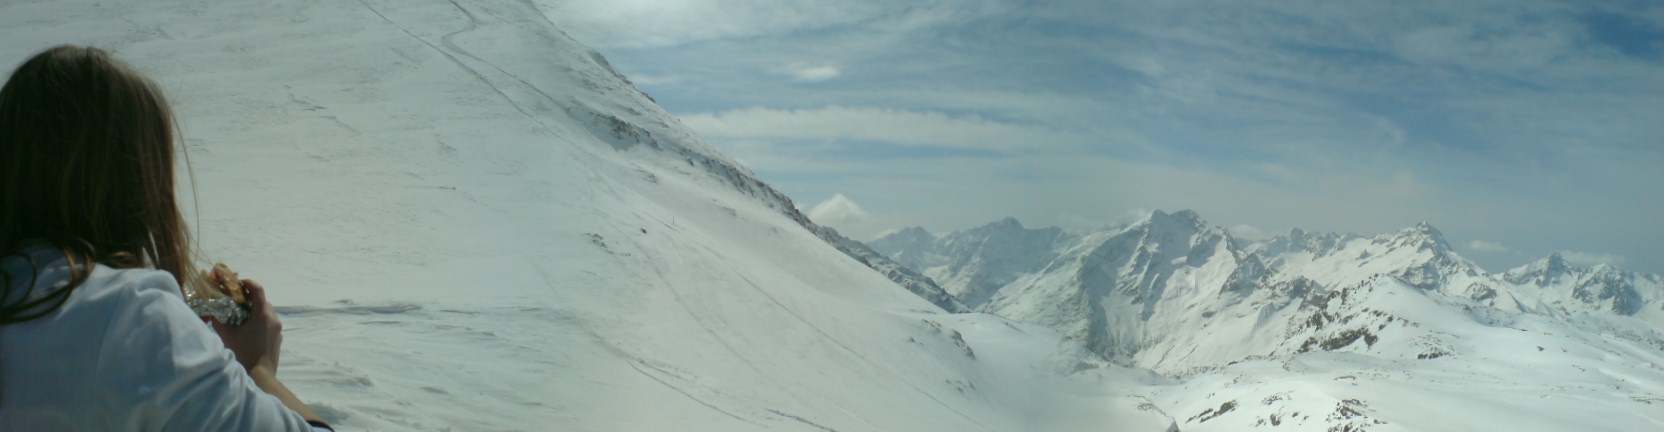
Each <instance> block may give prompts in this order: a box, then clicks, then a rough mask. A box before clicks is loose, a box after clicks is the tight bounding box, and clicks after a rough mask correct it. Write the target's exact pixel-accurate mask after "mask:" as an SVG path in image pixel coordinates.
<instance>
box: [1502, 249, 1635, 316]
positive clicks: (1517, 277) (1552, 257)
mask: <svg viewBox="0 0 1664 432" xmlns="http://www.w3.org/2000/svg"><path fill="white" fill-rule="evenodd" d="M1498 279H1500V280H1501V281H1502V282H1506V283H1508V284H1513V285H1516V286H1519V287H1523V288H1529V290H1522V291H1530V292H1529V294H1534V296H1533V297H1535V298H1537V299H1538V302H1539V303H1541V304H1547V305H1551V306H1556V307H1558V308H1560V309H1563V310H1569V311H1599V312H1608V313H1614V314H1619V315H1639V314H1642V313H1643V312H1649V313H1650V312H1654V311H1649V310H1648V307H1647V305H1649V304H1652V305H1658V306H1659V309H1660V311H1661V312H1664V280H1661V278H1660V277H1659V276H1658V275H1655V274H1644V273H1633V272H1626V271H1623V270H1620V269H1618V268H1617V267H1613V266H1611V265H1607V264H1597V265H1595V266H1594V267H1578V266H1574V265H1571V264H1569V263H1567V262H1566V259H1565V258H1564V257H1562V256H1560V254H1559V253H1553V254H1549V256H1548V257H1546V258H1543V259H1540V260H1537V261H1536V262H1532V263H1530V264H1526V265H1524V266H1520V267H1518V268H1515V269H1513V270H1509V271H1508V272H1506V273H1503V274H1502V275H1500V276H1498Z"/></svg>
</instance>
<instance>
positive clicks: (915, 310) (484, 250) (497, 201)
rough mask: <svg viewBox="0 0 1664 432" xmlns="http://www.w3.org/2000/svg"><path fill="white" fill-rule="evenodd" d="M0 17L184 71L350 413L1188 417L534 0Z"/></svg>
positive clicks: (244, 261)
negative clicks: (917, 261) (911, 253)
mask: <svg viewBox="0 0 1664 432" xmlns="http://www.w3.org/2000/svg"><path fill="white" fill-rule="evenodd" d="M0 35H3V36H4V38H5V40H6V43H5V44H4V45H3V46H0V61H3V62H6V63H9V64H16V63H17V62H21V61H22V60H23V59H24V58H26V57H27V56H28V55H30V54H32V53H34V52H36V51H38V50H40V49H44V48H46V47H48V46H51V45H53V44H57V43H80V44H91V45H94V46H99V47H103V48H106V49H110V50H112V51H114V52H115V53H116V54H117V55H118V56H119V57H121V58H124V59H127V60H129V61H130V62H131V63H133V64H134V65H135V66H136V67H137V68H138V69H140V70H142V71H144V72H146V73H147V74H149V75H150V76H152V77H154V78H155V79H156V80H157V81H158V82H159V83H160V84H161V85H162V86H163V87H164V88H165V89H166V90H167V91H168V94H169V96H170V98H171V99H172V101H173V103H174V106H175V108H176V113H177V115H178V117H179V119H180V121H181V123H182V128H183V136H184V137H185V145H186V147H187V149H188V154H189V156H190V162H191V166H192V168H193V170H194V189H191V190H182V191H181V193H183V194H186V195H187V196H190V195H192V194H194V195H195V196H196V197H197V198H198V200H197V202H196V203H195V204H196V206H197V207H196V209H197V210H198V211H197V212H195V213H194V215H193V219H194V220H195V221H196V223H195V228H196V230H197V233H199V237H200V240H201V242H202V246H201V247H200V250H202V251H203V252H204V253H205V255H206V257H205V258H207V259H210V260H221V261H225V262H228V263H230V264H232V265H233V266H236V267H237V268H238V269H239V270H240V271H241V272H242V273H243V274H244V275H245V276H248V277H252V278H255V279H259V280H261V281H262V282H263V283H264V284H265V285H266V286H268V287H270V290H271V292H272V299H273V301H274V302H276V303H278V304H281V305H286V306H284V307H282V308H280V311H281V312H282V313H283V314H284V315H285V317H286V322H287V324H288V325H287V326H286V327H287V330H288V331H287V337H286V338H285V340H286V342H287V343H286V344H285V348H286V351H285V355H284V357H283V360H284V363H283V366H282V370H281V372H280V375H281V376H283V377H284V378H285V380H286V381H288V382H289V383H290V385H291V387H293V388H294V389H295V390H296V391H297V392H298V393H299V394H301V395H302V397H303V398H305V399H306V400H308V401H309V402H311V403H312V404H313V406H314V407H315V408H317V410H318V411H319V412H320V413H322V414H323V415H324V416H326V417H327V418H328V419H329V420H331V421H332V422H333V423H335V424H336V425H338V426H340V427H341V429H342V430H363V429H374V430H447V429H449V430H551V429H553V430H579V431H621V430H712V431H737V430H759V431H790V430H801V431H834V430H836V431H862V430H917V431H945V430H991V431H1012V430H1034V429H1036V428H1037V429H1040V430H1101V429H1102V428H1103V425H1106V424H1107V425H1116V426H1117V428H1119V429H1125V430H1156V431H1159V430H1166V429H1168V428H1169V427H1170V426H1172V424H1173V422H1174V420H1173V419H1171V418H1169V417H1167V416H1164V415H1163V414H1162V413H1161V412H1160V411H1159V410H1155V409H1151V408H1150V406H1149V405H1148V404H1147V402H1146V401H1147V397H1146V396H1142V395H1128V394H1126V393H1125V392H1122V391H1120V390H1118V389H1117V387H1114V386H1106V385H1101V384H1100V383H1099V382H1097V381H1090V380H1076V379H1071V378H1067V377H1065V376H1064V375H1063V374H1062V373H1060V372H1058V371H1067V370H1069V369H1070V368H1072V367H1074V366H1075V365H1079V364H1083V363H1090V362H1091V361H1092V360H1091V356H1090V355H1088V354H1087V353H1086V352H1085V351H1083V350H1081V349H1079V347H1078V345H1075V344H1071V343H1067V342H1066V341H1064V339H1063V337H1062V336H1061V335H1059V334H1057V333H1056V332H1053V331H1051V330H1048V329H1045V328H1041V327H1036V326H1032V325H1024V324H1017V323H1012V322H1009V321H1006V320H1003V319H999V318H995V317H991V316H987V315H948V314H944V313H943V312H944V310H943V309H942V306H943V305H945V306H946V307H949V308H955V306H954V305H955V303H954V302H953V300H952V298H951V297H949V296H946V295H945V294H941V295H938V298H937V299H936V300H938V301H937V302H936V304H933V303H932V302H930V301H925V300H921V296H920V295H916V294H915V293H913V292H909V291H908V288H911V289H914V290H927V289H929V288H930V287H932V286H933V283H929V282H928V281H927V280H924V279H923V278H918V280H916V281H914V282H915V283H908V281H909V280H910V279H907V278H908V277H916V275H912V276H910V272H908V271H905V269H901V268H900V267H899V266H894V265H893V264H891V267H888V270H889V271H888V274H889V275H890V276H894V277H896V278H898V279H901V280H902V281H903V283H904V284H907V287H906V288H904V287H902V286H898V284H897V283H896V282H895V281H893V280H892V279H890V278H887V277H886V274H885V273H880V272H878V271H874V267H877V268H879V269H880V270H883V269H885V268H886V267H885V264H884V263H885V262H887V260H886V259H884V258H883V257H881V256H878V255H877V254H874V253H871V252H870V251H868V252H862V251H863V250H865V249H864V246H860V245H859V244H853V245H852V244H840V243H837V242H836V241H835V240H837V239H839V238H841V237H840V236H837V235H836V233H834V232H831V231H830V230H825V229H819V228H818V227H815V226H813V225H810V224H808V223H807V222H806V221H805V220H804V219H803V218H802V216H801V215H799V214H798V213H797V212H796V210H795V208H793V207H792V205H791V203H790V201H789V200H787V199H786V198H785V197H784V196H782V195H780V194H779V193H778V192H775V191H774V190H773V189H771V188H769V187H768V186H767V185H765V184H763V183H762V182H760V181H758V180H757V179H756V178H755V177H754V176H752V175H751V174H750V173H749V172H748V171H747V170H745V169H743V168H741V167H739V166H738V165H736V164H734V163H733V161H731V160H730V159H728V158H726V157H724V156H722V155H720V154H718V153H717V152H715V151H713V150H711V148H710V147H709V146H708V145H706V144H704V143H703V142H702V141H701V140H700V139H699V138H698V137H696V136H694V135H693V134H692V133H691V132H690V131H689V130H688V129H687V128H686V127H684V126H682V125H681V124H680V122H678V121H677V120H675V119H674V118H672V117H670V116H669V115H667V114H666V113H664V111H663V110H661V109H660V108H659V107H657V106H656V105H655V104H654V102H653V101H652V100H651V99H650V98H649V97H647V96H646V95H645V94H642V93H640V92H639V91H637V90H636V89H635V88H634V86H633V85H631V84H630V82H629V81H628V80H627V79H625V78H624V77H622V76H620V75H619V74H618V73H616V72H615V71H614V70H612V69H611V68H610V67H609V66H608V65H607V64H606V61H605V60H604V59H603V58H601V56H599V55H597V54H596V53H594V52H593V51H591V50H589V49H587V48H585V47H583V46H581V45H579V44H577V43H575V42H573V41H572V40H571V39H570V38H569V37H567V36H566V35H565V34H564V33H562V32H561V31H560V30H559V29H558V28H556V27H555V26H554V25H552V24H551V23H550V22H549V21H548V20H547V19H545V17H544V16H543V15H542V12H541V11H540V9H539V8H538V5H536V4H534V3H528V2H514V1H501V2H477V1H464V0H457V1H443V0H440V1H378V0H364V1H335V2H309V1H271V2H221V1H206V0H199V1H189V0H181V1H155V2H110V1H103V2H94V1H63V2H5V3H4V4H0ZM185 184H192V183H188V182H187V183H185ZM829 240H833V241H834V242H830V243H829ZM849 243H853V242H849ZM857 246H859V248H857ZM863 253H865V254H868V255H862V254H863ZM852 256H853V257H855V258H852ZM869 265H870V266H869ZM920 293H922V294H923V295H930V294H931V293H930V292H928V291H920ZM1111 370H1113V371H1114V372H1112V375H1114V378H1113V380H1115V381H1116V382H1145V381H1149V382H1152V383H1159V382H1163V381H1162V379H1160V378H1157V377H1153V376H1150V375H1148V374H1142V373H1139V372H1135V371H1132V370H1129V369H1120V368H1114V369H1111Z"/></svg>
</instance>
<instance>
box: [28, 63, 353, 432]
mask: <svg viewBox="0 0 1664 432" xmlns="http://www.w3.org/2000/svg"><path fill="white" fill-rule="evenodd" d="M174 130H175V127H174V123H173V118H172V113H171V111H170V110H169V109H168V105H167V102H166V100H164V99H163V98H162V93H161V92H160V91H158V89H157V87H156V85H155V84H153V83H151V82H150V81H149V80H147V79H145V78H144V77H143V76H140V75H139V74H138V73H136V72H134V71H133V70H132V69H129V68H128V67H127V66H125V65H124V64H122V63H120V62H118V61H116V60H114V59H112V58H111V57H110V56H109V54H107V53H105V52H104V51H102V50H99V49H96V48H86V47H75V46H59V47H56V48H52V49H49V50H46V51H45V52H42V53H40V54H38V55H35V56H34V57H32V58H30V59H29V60H28V61H26V62H24V63H23V64H22V65H21V66H19V67H18V68H17V70H16V71H15V72H13V74H12V76H11V79H10V80H9V81H7V82H6V85H5V87H4V88H3V89H0V256H3V258H0V430H109V431H115V430H191V431H206V430H224V431H229V430H303V431H305V430H314V429H318V430H327V429H328V425H326V424H324V423H323V421H322V420H321V418H320V417H318V415H317V414H316V413H313V412H312V410H310V409H308V408H307V407H306V405H305V404H303V403H301V402H300V400H299V399H298V398H296V397H295V395H294V394H293V393H291V392H290V391H289V390H288V389H287V388H286V387H284V385H283V383H282V382H281V381H279V380H278V379H277V367H278V352H279V348H280V345H281V344H282V333H281V331H282V324H281V323H279V322H278V319H277V315H276V314H275V313H274V312H273V311H272V306H271V305H270V304H269V303H267V302H266V296H265V290H264V289H263V288H262V287H261V286H260V285H259V284H258V283H255V282H254V281H247V280H245V281H244V284H245V286H246V287H247V288H248V294H249V298H250V304H251V311H250V314H249V318H248V320H247V322H245V323H243V324H242V325H240V326H236V327H231V326H224V325H221V324H218V323H214V324H213V326H212V328H210V326H209V325H206V324H204V320H203V319H202V318H199V317H198V316H197V315H196V314H195V313H193V312H192V311H191V309H190V308H188V307H187V306H186V305H185V303H184V300H183V297H182V294H181V293H182V288H181V286H182V285H183V286H186V287H190V288H192V289H200V288H201V287H204V286H206V281H205V280H203V277H202V276H200V275H198V274H197V273H196V272H195V270H194V269H193V266H192V263H191V261H192V259H191V250H190V247H189V245H190V235H189V234H188V233H187V231H186V227H185V223H184V218H183V217H181V216H180V211H179V206H178V203H177V201H176V200H175V198H174V170H173V161H174V156H175V155H174ZM228 348H229V350H228Z"/></svg>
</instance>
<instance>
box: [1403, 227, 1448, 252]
mask: <svg viewBox="0 0 1664 432" xmlns="http://www.w3.org/2000/svg"><path fill="white" fill-rule="evenodd" d="M1390 241H1391V242H1393V243H1394V244H1398V245H1413V246H1415V247H1417V248H1423V249H1425V250H1429V251H1437V252H1448V251H1452V250H1454V248H1452V247H1451V246H1450V242H1447V241H1445V239H1444V233H1443V232H1440V231H1439V229H1438V228H1434V227H1433V224H1430V223H1427V222H1420V223H1417V224H1416V225H1415V226H1412V227H1409V228H1405V229H1403V230H1400V231H1398V233H1397V234H1394V235H1393V236H1392V238H1391V240H1390Z"/></svg>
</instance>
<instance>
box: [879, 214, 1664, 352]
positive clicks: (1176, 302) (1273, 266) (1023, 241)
mask: <svg viewBox="0 0 1664 432" xmlns="http://www.w3.org/2000/svg"><path fill="white" fill-rule="evenodd" d="M925 234H927V233H924V232H923V230H913V231H907V230H904V231H902V232H896V233H892V234H891V235H890V236H886V237H885V238H883V239H880V240H879V241H876V242H874V247H873V249H874V250H876V251H878V252H880V253H883V254H885V255H887V256H891V257H894V258H896V259H898V260H901V259H902V258H911V260H908V261H906V262H909V263H913V262H917V263H921V264H919V266H917V267H914V268H915V269H917V270H919V271H920V272H921V273H924V274H926V275H928V276H930V277H931V278H932V279H933V280H935V281H937V282H939V283H940V284H941V287H942V289H944V290H946V291H947V292H948V293H951V294H953V295H954V296H957V297H958V298H959V300H960V301H962V302H963V303H964V304H965V305H966V306H969V307H972V308H975V309H977V310H980V311H983V312H988V313H993V314H996V315H1000V316H1004V317H1007V318H1011V319H1015V320H1018V321H1024V322H1030V323H1035V324H1040V325H1045V326H1048V327H1051V328H1054V329H1057V330H1059V331H1061V332H1063V333H1064V334H1065V335H1068V336H1069V337H1071V338H1075V339H1077V340H1081V341H1083V342H1084V343H1085V344H1086V345H1087V347H1088V348H1089V349H1090V350H1092V351H1093V352H1096V353H1098V354H1100V355H1102V356H1104V357H1105V358H1106V359H1110V360H1112V361H1119V362H1128V363H1133V364H1138V365H1141V366H1146V367H1152V368H1156V369H1158V370H1169V371H1172V370H1179V369H1182V368H1184V367H1200V366H1205V365H1214V364H1218V363H1219V362H1222V361H1230V360H1233V359H1239V358H1242V357H1243V356H1248V355H1257V354H1263V353H1264V352H1263V351H1255V349H1258V348H1255V347H1263V346H1266V344H1268V343H1272V342H1273V341H1282V340H1284V339H1285V338H1286V337H1291V336H1290V335H1291V334H1296V333H1300V332H1304V331H1306V330H1301V329H1308V330H1309V329H1312V328H1316V327H1313V326H1314V324H1309V323H1307V322H1308V321H1312V320H1314V318H1312V316H1314V315H1313V314H1316V313H1318V312H1317V310H1314V309H1311V308H1313V307H1316V306H1314V304H1315V303H1314V302H1318V301H1319V299H1320V298H1328V297H1324V296H1337V295H1338V296H1342V297H1343V298H1344V296H1346V295H1348V294H1347V293H1349V292H1353V291H1356V290H1358V289H1361V288H1359V287H1376V288H1380V289H1388V288H1383V287H1393V288H1390V289H1388V291H1391V292H1395V293H1397V294H1393V295H1394V296H1405V295H1411V291H1413V292H1418V293H1419V294H1414V295H1416V296H1425V297H1427V298H1429V299H1437V300H1436V301H1433V302H1432V303H1426V302H1420V301H1418V302H1420V303H1416V304H1421V305H1429V304H1442V305H1449V304H1454V305H1458V306H1457V310H1461V309H1462V307H1463V305H1465V306H1466V307H1478V308H1491V310H1495V311H1498V312H1497V313H1538V314H1550V315H1553V314H1566V313H1597V314H1612V315H1631V316H1634V315H1643V316H1641V318H1643V319H1647V320H1651V321H1654V322H1658V321H1664V309H1660V308H1661V307H1664V306H1661V303H1664V300H1661V297H1664V293H1661V292H1664V288H1661V285H1664V284H1660V283H1659V279H1658V277H1657V276H1651V275H1636V274H1630V273H1624V272H1621V271H1618V270H1616V269H1614V268H1611V267H1609V266H1597V267H1596V268H1591V269H1582V268H1577V267H1574V266H1570V265H1568V264H1567V263H1566V262H1565V260H1564V259H1563V257H1560V256H1558V255H1555V256H1550V257H1549V258H1547V259H1545V260H1543V261H1540V262H1538V263H1534V264H1532V265H1529V266H1526V267H1522V268H1521V269H1516V270H1515V271H1512V272H1509V273H1508V274H1506V275H1494V274H1491V273H1488V272H1486V271H1485V270H1484V269H1482V268H1480V267H1479V266H1478V265H1477V264H1474V263H1473V262H1471V261H1468V260H1467V259H1466V258H1464V257H1462V256H1461V255H1460V254H1458V253H1456V252H1455V250H1454V249H1453V248H1452V247H1451V245H1450V243H1449V241H1447V240H1446V239H1445V237H1444V234H1443V233H1441V232H1440V231H1439V230H1438V229H1437V228H1435V227H1434V226H1433V225H1431V224H1428V223H1425V222H1423V223H1419V224H1416V225H1414V226H1411V227H1408V228H1405V229H1402V230H1399V231H1397V232H1392V233H1387V234H1381V235H1376V236H1370V237H1365V236H1359V235H1356V234H1336V233H1310V232H1305V231H1302V230H1299V229H1293V230H1290V231H1289V232H1287V233H1285V234H1281V235H1277V236H1274V237H1272V238H1269V239H1264V240H1258V241H1243V240H1238V239H1234V238H1232V237H1231V235H1230V234H1229V233H1228V232H1227V231H1226V230H1225V229H1224V228H1222V227H1218V226H1213V225H1209V224H1208V223H1207V222H1206V221H1204V220H1202V218H1201V217H1200V216H1199V215H1197V214H1196V212H1193V211H1188V210H1186V211H1177V212H1172V213H1167V212H1162V211H1154V212H1151V213H1149V214H1148V215H1146V216H1145V217H1143V218H1141V219H1139V220H1137V221H1135V222H1132V223H1130V224H1126V225H1122V226H1118V227H1112V228H1105V229H1101V230H1097V231H1092V232H1084V233H1068V232H1064V231H1062V230H1060V229H1057V228H1048V229H1031V228H1025V227H1023V226H1022V224H1020V223H1018V222H1017V221H1016V220H1015V219H1010V218H1007V219H1003V220H1000V221H997V222H994V223H990V224H988V225H984V226H980V227H976V228H972V229H968V230H964V231H958V232H953V233H949V234H947V235H944V236H941V237H936V238H934V240H933V241H929V242H928V243H927V242H926V240H928V239H930V238H932V237H929V236H928V235H925ZM910 265H911V264H910ZM1400 288H1403V289H1400ZM1371 289H1375V288H1371ZM1405 289H1407V290H1410V291H1405ZM1381 292H1387V291H1381ZM1383 307H1387V306H1368V308H1369V309H1365V308H1364V306H1358V309H1357V310H1355V311H1335V310H1330V311H1324V312H1322V313H1323V314H1325V315H1324V316H1323V318H1322V319H1321V320H1318V321H1322V322H1327V321H1334V320H1339V321H1346V320H1349V319H1351V318H1348V317H1347V316H1346V314H1348V313H1353V312H1358V313H1365V312H1367V313H1370V314H1372V316H1373V317H1374V318H1372V319H1371V320H1375V319H1386V318H1387V317H1390V316H1393V315H1404V314H1414V312H1413V311H1406V310H1398V311H1391V312H1387V311H1382V309H1381V308H1383ZM1418 307H1420V306H1418ZM1319 309H1321V308H1319ZM1654 309H1660V312H1657V313H1653V312H1651V311H1652V310H1654ZM1457 313H1465V312H1457ZM1649 313H1650V314H1652V315H1646V314H1649ZM1370 322H1374V321H1370ZM1374 324H1375V325H1376V326H1378V327H1379V326H1380V325H1381V324H1383V323H1374ZM1353 327H1355V326H1348V327H1345V328H1341V329H1338V330H1335V331H1341V332H1343V333H1344V334H1341V333H1337V334H1335V335H1327V333H1325V334H1324V335H1312V336H1308V338H1315V339H1311V340H1312V341H1315V342H1312V344H1309V345H1311V346H1296V347H1294V348H1290V349H1291V350H1294V351H1302V352H1303V351H1304V350H1308V349H1323V350H1330V348H1331V347H1342V346H1347V344H1345V343H1342V342H1343V341H1344V340H1349V339H1347V338H1350V337H1353V336H1356V337H1363V336H1361V335H1366V334H1372V333H1368V332H1365V331H1363V330H1361V327H1357V328H1353ZM1324 331H1328V330H1324ZM1244 332H1246V333H1244ZM1225 335H1235V336H1225ZM1215 337H1221V338H1224V339H1217V340H1215V339H1210V338H1215ZM1233 338H1235V339H1233ZM1337 338H1338V339H1337ZM1249 341H1256V342H1254V343H1249ZM1238 343H1240V344H1242V345H1240V346H1238V345H1232V344H1238ZM1198 344H1200V345H1201V346H1210V347H1212V348H1209V349H1207V350H1192V349H1190V348H1185V347H1193V346H1197V345H1198ZM1221 344H1223V345H1221ZM1313 347H1315V348H1313ZM1181 350H1183V351H1181Z"/></svg>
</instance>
